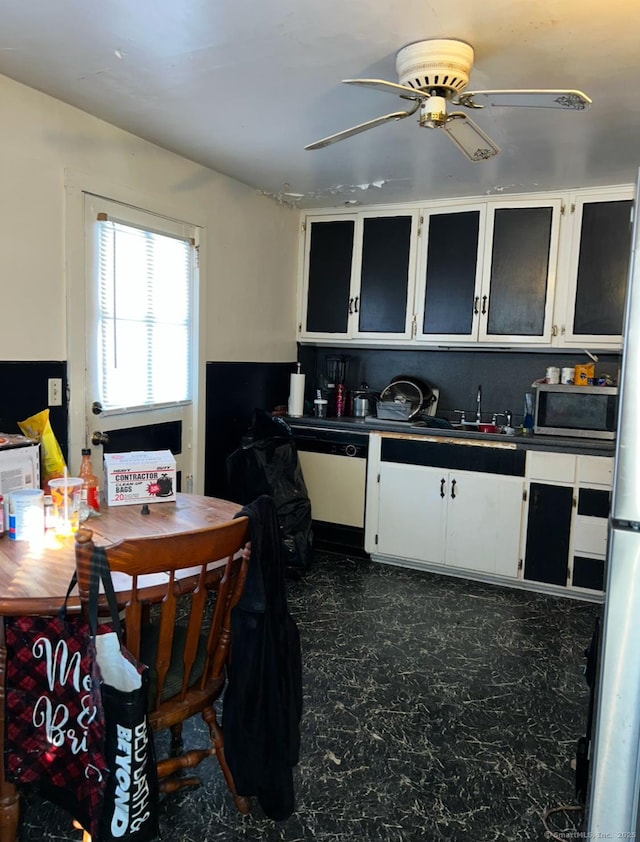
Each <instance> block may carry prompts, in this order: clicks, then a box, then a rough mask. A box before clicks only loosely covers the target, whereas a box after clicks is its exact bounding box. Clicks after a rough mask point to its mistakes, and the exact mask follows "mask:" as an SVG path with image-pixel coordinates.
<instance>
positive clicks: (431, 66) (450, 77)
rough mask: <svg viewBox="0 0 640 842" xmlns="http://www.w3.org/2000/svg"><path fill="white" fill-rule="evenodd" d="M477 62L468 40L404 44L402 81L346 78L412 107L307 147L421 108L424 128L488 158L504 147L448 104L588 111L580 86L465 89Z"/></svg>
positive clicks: (473, 156)
mask: <svg viewBox="0 0 640 842" xmlns="http://www.w3.org/2000/svg"><path fill="white" fill-rule="evenodd" d="M472 66H473V47H471V46H470V45H469V44H467V43H466V42H465V41H458V40H456V39H445V38H433V39H429V40H427V41H417V42H416V43H414V44H409V45H408V46H406V47H403V48H402V49H401V50H400V51H399V52H398V54H397V56H396V71H397V73H398V83H395V82H387V81H385V80H384V79H343V80H342V81H343V82H344V83H345V84H347V85H362V86H363V87H366V88H375V89H376V90H379V91H384V92H386V93H392V94H397V95H398V96H399V97H401V98H402V99H406V100H412V101H413V102H414V105H413V106H412V107H411V108H409V110H408V111H394V112H392V113H391V114H385V115H384V116H383V117H376V118H375V119H374V120H368V121H367V122H366V123H359V124H358V125H357V126H352V127H351V128H350V129H345V130H344V131H341V132H337V133H336V134H332V135H329V137H325V138H323V139H322V140H317V141H316V142H315V143H310V144H309V145H308V146H305V149H322V148H323V147H324V146H329V145H330V144H331V143H336V142H337V141H339V140H345V139H346V138H348V137H352V136H353V135H356V134H359V133H360V132H365V131H367V130H368V129H373V128H374V127H375V126H380V125H382V124H383V123H388V122H390V121H391V120H402V119H404V118H405V117H410V116H411V115H412V114H415V113H416V111H419V117H418V122H419V124H420V125H421V126H422V127H423V128H429V129H442V130H443V131H444V133H445V134H446V135H447V136H448V137H449V138H450V139H451V140H452V141H453V142H454V143H455V144H456V146H457V147H458V149H460V151H461V152H463V153H464V154H465V155H466V156H467V158H469V159H470V160H471V161H486V160H487V159H489V158H493V156H494V155H497V154H498V152H500V147H499V146H498V145H497V144H496V143H495V142H494V141H493V140H491V138H490V137H489V136H488V135H487V134H486V133H485V132H484V131H483V130H482V129H481V128H480V126H478V125H477V123H475V122H474V121H473V120H472V119H471V117H468V116H467V115H466V114H465V113H464V112H463V111H451V112H447V104H448V103H449V104H450V105H452V106H455V107H458V106H462V107H464V108H469V109H480V108H484V107H485V106H487V105H492V106H493V105H498V106H510V107H518V106H528V107H533V108H560V109H564V110H569V111H584V110H586V109H587V108H589V106H590V105H591V100H590V99H589V97H588V96H586V94H583V93H582V92H581V91H556V90H496V91H466V90H465V88H466V87H467V85H468V84H469V74H470V72H471V68H472Z"/></svg>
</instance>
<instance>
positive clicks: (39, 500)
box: [9, 488, 44, 541]
mask: <svg viewBox="0 0 640 842" xmlns="http://www.w3.org/2000/svg"><path fill="white" fill-rule="evenodd" d="M43 535H44V492H43V491H42V489H40V488H21V489H19V490H18V491H12V492H11V495H10V497H9V538H10V539H11V540H13V541H38V540H41V539H42V536H43Z"/></svg>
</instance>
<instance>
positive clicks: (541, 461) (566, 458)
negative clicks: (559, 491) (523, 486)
mask: <svg viewBox="0 0 640 842" xmlns="http://www.w3.org/2000/svg"><path fill="white" fill-rule="evenodd" d="M575 472H576V457H575V455H574V454H571V453H546V452H544V451H539V450H530V451H529V452H528V453H527V477H528V478H529V479H532V480H542V481H543V482H562V483H566V484H570V485H573V481H574V477H575Z"/></svg>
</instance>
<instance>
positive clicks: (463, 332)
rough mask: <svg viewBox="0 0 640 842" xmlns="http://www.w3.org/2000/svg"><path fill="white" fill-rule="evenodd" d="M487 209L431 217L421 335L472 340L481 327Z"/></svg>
mask: <svg viewBox="0 0 640 842" xmlns="http://www.w3.org/2000/svg"><path fill="white" fill-rule="evenodd" d="M481 227H482V229H483V228H484V211H483V210H481V209H480V208H474V209H470V210H465V211H452V212H447V213H432V214H430V215H429V216H428V217H427V218H426V222H425V229H426V230H425V231H424V234H423V236H426V238H427V239H426V264H425V261H423V262H422V270H421V271H422V273H423V277H422V278H421V281H422V286H421V287H420V289H421V290H423V293H422V294H421V298H420V300H421V303H420V305H419V309H418V319H419V321H418V331H419V332H420V334H421V335H422V336H424V337H425V338H432V337H434V336H456V337H459V338H464V337H470V336H471V335H472V334H473V332H474V330H475V328H476V325H477V318H476V317H477V315H478V313H479V296H478V294H477V292H476V287H477V285H478V278H479V271H480V268H481V267H480V266H479V262H480V261H479V256H480V255H479V251H478V249H479V245H480V232H481Z"/></svg>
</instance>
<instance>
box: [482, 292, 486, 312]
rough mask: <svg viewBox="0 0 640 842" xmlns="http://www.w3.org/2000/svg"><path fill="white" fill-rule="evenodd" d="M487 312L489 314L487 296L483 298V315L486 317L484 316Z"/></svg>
mask: <svg viewBox="0 0 640 842" xmlns="http://www.w3.org/2000/svg"><path fill="white" fill-rule="evenodd" d="M486 312H487V296H486V295H483V296H482V315H483V316H484V314H485V313H486Z"/></svg>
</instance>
